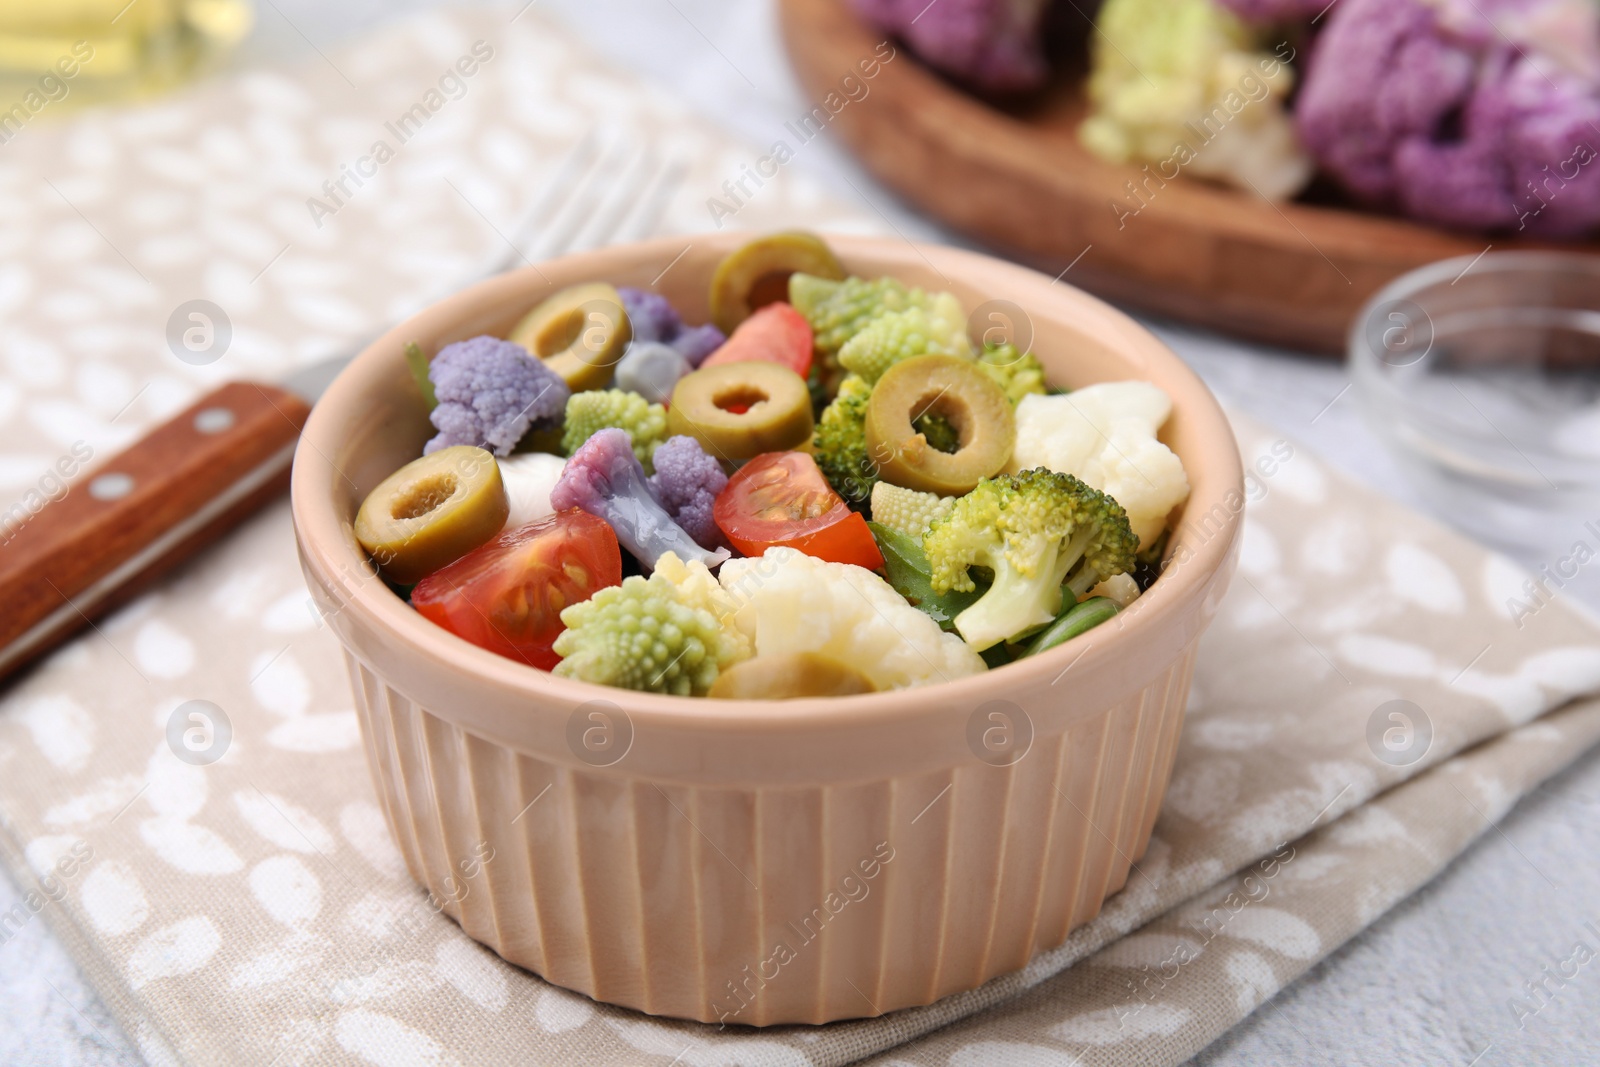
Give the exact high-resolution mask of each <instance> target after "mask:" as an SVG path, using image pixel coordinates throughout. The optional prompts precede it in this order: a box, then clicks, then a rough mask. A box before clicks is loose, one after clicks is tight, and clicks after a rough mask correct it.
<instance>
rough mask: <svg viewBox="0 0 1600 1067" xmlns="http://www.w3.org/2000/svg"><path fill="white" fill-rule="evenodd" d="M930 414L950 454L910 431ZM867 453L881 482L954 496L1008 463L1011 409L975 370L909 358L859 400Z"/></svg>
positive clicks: (954, 361)
mask: <svg viewBox="0 0 1600 1067" xmlns="http://www.w3.org/2000/svg"><path fill="white" fill-rule="evenodd" d="M928 415H938V416H940V417H942V418H943V419H945V420H946V421H947V422H948V423H949V424H950V426H951V427H952V428H953V429H954V431H955V435H956V449H955V451H953V452H944V451H941V450H940V449H938V448H935V447H934V446H933V445H931V444H929V443H928V439H927V438H926V437H925V436H923V434H922V433H921V431H919V430H918V429H917V428H916V427H915V426H914V425H913V424H914V423H915V422H916V421H917V420H918V419H921V418H923V417H924V416H928ZM865 429H866V436H867V454H868V455H870V456H872V457H873V459H874V460H876V461H877V463H878V467H879V472H878V473H879V476H880V477H881V478H882V479H883V480H884V481H886V482H891V483H893V484H895V485H900V486H904V487H905V488H907V489H920V490H922V491H923V492H925V493H940V494H942V495H944V496H956V495H958V494H960V493H965V492H967V491H968V490H970V489H971V488H972V487H973V486H975V485H977V484H978V480H979V479H980V478H988V477H990V476H991V475H994V474H998V473H999V472H1000V470H1001V468H1003V467H1004V466H1005V465H1006V461H1007V460H1009V459H1010V458H1011V448H1012V446H1013V445H1014V444H1016V440H1017V420H1016V416H1015V415H1014V414H1012V410H1011V402H1010V401H1009V400H1007V399H1006V394H1005V392H1004V391H1002V390H1001V388H1000V387H999V386H998V385H996V384H995V383H994V381H993V380H992V379H991V378H990V377H989V376H988V375H987V374H985V373H984V372H983V371H982V370H981V369H979V367H978V365H977V364H975V363H973V362H972V361H970V360H965V359H958V358H956V357H955V356H913V357H912V358H910V359H903V360H901V361H900V362H899V363H896V364H895V365H894V366H892V367H890V368H889V369H888V370H886V371H884V373H883V377H881V378H879V379H878V384H877V385H876V386H874V387H873V390H872V398H871V399H870V400H868V401H867V417H866V427H865Z"/></svg>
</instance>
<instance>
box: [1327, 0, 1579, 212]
mask: <svg viewBox="0 0 1600 1067" xmlns="http://www.w3.org/2000/svg"><path fill="white" fill-rule="evenodd" d="M1296 112H1297V117H1298V119H1299V127H1300V132H1301V135H1302V137H1303V139H1304V141H1305V143H1306V146H1307V147H1308V148H1309V149H1310V150H1311V152H1312V154H1313V155H1314V156H1315V157H1316V159H1317V161H1318V163H1320V164H1321V165H1322V167H1323V168H1324V169H1325V170H1326V171H1328V173H1330V174H1331V175H1333V176H1334V177H1335V178H1337V179H1338V180H1339V181H1340V182H1341V183H1342V184H1343V185H1344V186H1345V187H1346V188H1347V189H1349V190H1350V192H1351V193H1353V194H1354V195H1355V196H1356V197H1358V198H1359V199H1361V200H1363V201H1366V202H1367V203H1370V204H1374V205H1377V206H1393V207H1398V208H1400V209H1402V210H1404V211H1405V212H1406V213H1407V214H1408V215H1411V216H1413V217H1415V218H1420V219H1424V220H1427V221H1430V222H1435V223H1439V224H1442V225H1447V226H1457V227H1465V228H1475V229H1514V230H1525V231H1527V232H1530V233H1541V234H1551V235H1571V234H1579V233H1582V232H1584V231H1586V230H1588V229H1590V228H1592V227H1594V226H1595V225H1597V224H1600V167H1597V166H1594V165H1593V164H1594V162H1595V160H1596V154H1597V149H1600V5H1596V4H1594V3H1593V2H1592V0H1342V2H1341V3H1340V4H1339V5H1338V6H1336V7H1334V8H1333V9H1332V10H1331V11H1330V12H1329V14H1328V18H1327V20H1326V28H1325V29H1324V30H1323V32H1322V33H1321V35H1320V36H1319V37H1318V38H1317V41H1316V45H1315V47H1314V49H1313V50H1312V54H1311V57H1310V60H1309V63H1308V67H1307V71H1306V75H1305V86H1304V89H1303V91H1302V93H1301V96H1300V100H1299V102H1298V103H1297V105H1296Z"/></svg>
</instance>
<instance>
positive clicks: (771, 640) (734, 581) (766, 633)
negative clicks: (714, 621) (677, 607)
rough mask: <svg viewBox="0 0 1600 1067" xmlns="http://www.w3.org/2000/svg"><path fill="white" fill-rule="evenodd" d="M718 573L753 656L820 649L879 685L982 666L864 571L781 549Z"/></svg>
mask: <svg viewBox="0 0 1600 1067" xmlns="http://www.w3.org/2000/svg"><path fill="white" fill-rule="evenodd" d="M719 576H720V579H721V581H722V586H723V589H724V590H725V591H726V593H727V594H728V595H729V596H731V597H732V598H733V599H734V601H735V602H737V604H738V605H739V606H738V609H737V611H736V612H735V613H734V615H733V624H734V627H735V628H737V629H738V630H739V631H740V632H741V633H742V634H744V636H745V638H746V639H747V640H749V641H750V642H751V644H752V646H753V647H754V650H755V653H756V654H757V655H759V656H769V655H772V656H781V655H786V654H790V653H796V652H816V653H820V654H821V655H824V656H827V657H829V658H831V659H835V660H837V661H839V662H840V663H843V664H845V665H846V666H849V667H854V668H855V669H856V670H858V671H860V672H861V673H862V674H865V675H866V676H867V677H868V678H870V679H872V684H873V685H874V686H876V687H877V688H878V689H880V690H883V689H905V688H908V687H910V686H916V685H930V684H932V683H934V682H947V681H954V680H955V679H957V678H961V677H965V676H966V675H969V674H976V673H978V672H979V671H982V670H984V669H985V668H984V663H983V660H982V659H980V658H979V656H978V654H977V653H976V652H975V651H973V650H972V649H971V648H969V647H968V646H967V644H966V642H964V641H962V640H961V638H959V637H957V636H956V635H955V634H951V633H945V632H944V631H943V630H941V629H939V624H938V623H937V622H934V621H933V619H931V618H929V617H928V616H927V615H925V614H923V613H922V612H920V611H918V610H917V609H916V608H914V607H912V606H911V605H910V604H908V603H906V599H905V597H903V596H901V595H900V594H899V593H897V592H895V591H894V589H893V588H891V587H890V585H889V583H888V582H886V581H884V580H883V579H882V578H880V577H878V576H877V575H876V574H874V573H873V572H871V571H869V570H866V569H865V568H862V567H857V566H854V565H852V564H849V563H829V562H826V561H824V560H820V559H817V558H816V557H815V556H808V555H806V554H805V553H804V552H800V551H798V550H797V549H793V548H788V547H783V546H779V547H775V548H769V549H767V551H766V553H765V554H764V555H763V556H761V557H760V558H757V559H733V560H729V561H728V562H727V563H724V564H723V565H722V570H721V571H720V573H719Z"/></svg>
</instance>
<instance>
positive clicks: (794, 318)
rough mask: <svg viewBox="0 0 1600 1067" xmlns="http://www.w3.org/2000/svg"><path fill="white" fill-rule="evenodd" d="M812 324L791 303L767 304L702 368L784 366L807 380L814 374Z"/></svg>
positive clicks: (710, 357) (714, 353)
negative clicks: (747, 365)
mask: <svg viewBox="0 0 1600 1067" xmlns="http://www.w3.org/2000/svg"><path fill="white" fill-rule="evenodd" d="M811 343H812V337H811V324H810V323H808V322H806V319H805V316H804V315H802V314H800V312H798V311H796V310H795V309H794V308H793V307H791V306H790V305H788V304H783V303H778V304H768V305H767V306H766V307H764V308H761V309H759V310H758V311H756V313H755V314H754V315H751V316H750V317H749V318H748V319H745V320H744V321H743V322H741V323H740V324H739V326H738V328H737V329H735V330H734V331H733V336H732V337H729V338H728V339H727V340H726V341H724V342H723V344H722V347H721V348H719V349H717V350H716V351H715V352H713V353H711V355H710V356H708V357H706V361H705V362H704V363H702V364H700V365H701V366H702V367H714V366H716V365H718V364H719V363H750V362H763V363H781V364H783V365H784V366H785V367H788V368H789V369H790V370H792V371H794V372H795V373H796V374H798V375H800V377H802V378H804V377H805V376H806V375H808V374H810V373H811Z"/></svg>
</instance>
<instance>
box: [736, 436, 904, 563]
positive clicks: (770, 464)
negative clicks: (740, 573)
mask: <svg viewBox="0 0 1600 1067" xmlns="http://www.w3.org/2000/svg"><path fill="white" fill-rule="evenodd" d="M711 513H712V516H713V517H714V518H715V519H716V520H717V526H718V528H720V529H721V530H722V532H723V533H724V534H726V535H727V538H728V540H729V542H731V543H732V544H733V546H734V547H735V548H737V549H738V550H739V551H740V552H743V553H744V554H745V555H747V556H759V555H761V553H763V552H765V551H766V550H767V549H769V548H771V547H772V546H773V545H787V546H789V547H790V548H798V549H799V550H800V551H802V552H804V553H805V554H806V555H808V556H816V557H817V558H818V559H825V560H828V561H829V562H832V563H854V564H855V565H856V566H858V567H865V568H867V569H868V570H877V569H878V568H879V567H882V566H883V553H881V552H879V551H878V542H877V541H876V540H874V539H873V536H872V531H871V530H869V529H868V528H867V520H866V519H864V518H862V517H861V515H860V514H859V513H858V512H854V511H851V510H850V507H849V505H847V504H846V503H845V502H844V498H843V497H841V496H840V495H839V494H838V493H836V492H834V491H833V486H831V485H829V484H828V480H827V479H826V478H824V477H823V476H822V471H821V470H819V469H818V468H817V461H816V460H814V459H812V458H811V457H810V456H808V455H807V454H806V453H804V452H768V453H767V454H766V455H762V456H757V457H756V458H755V459H752V460H751V461H750V462H749V463H746V464H745V465H744V466H743V467H740V468H739V470H738V471H737V472H736V473H735V474H734V475H733V477H732V478H729V479H728V486H727V488H726V489H724V490H723V491H722V492H721V493H720V494H718V496H717V500H716V503H715V504H714V505H712V509H711Z"/></svg>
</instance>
